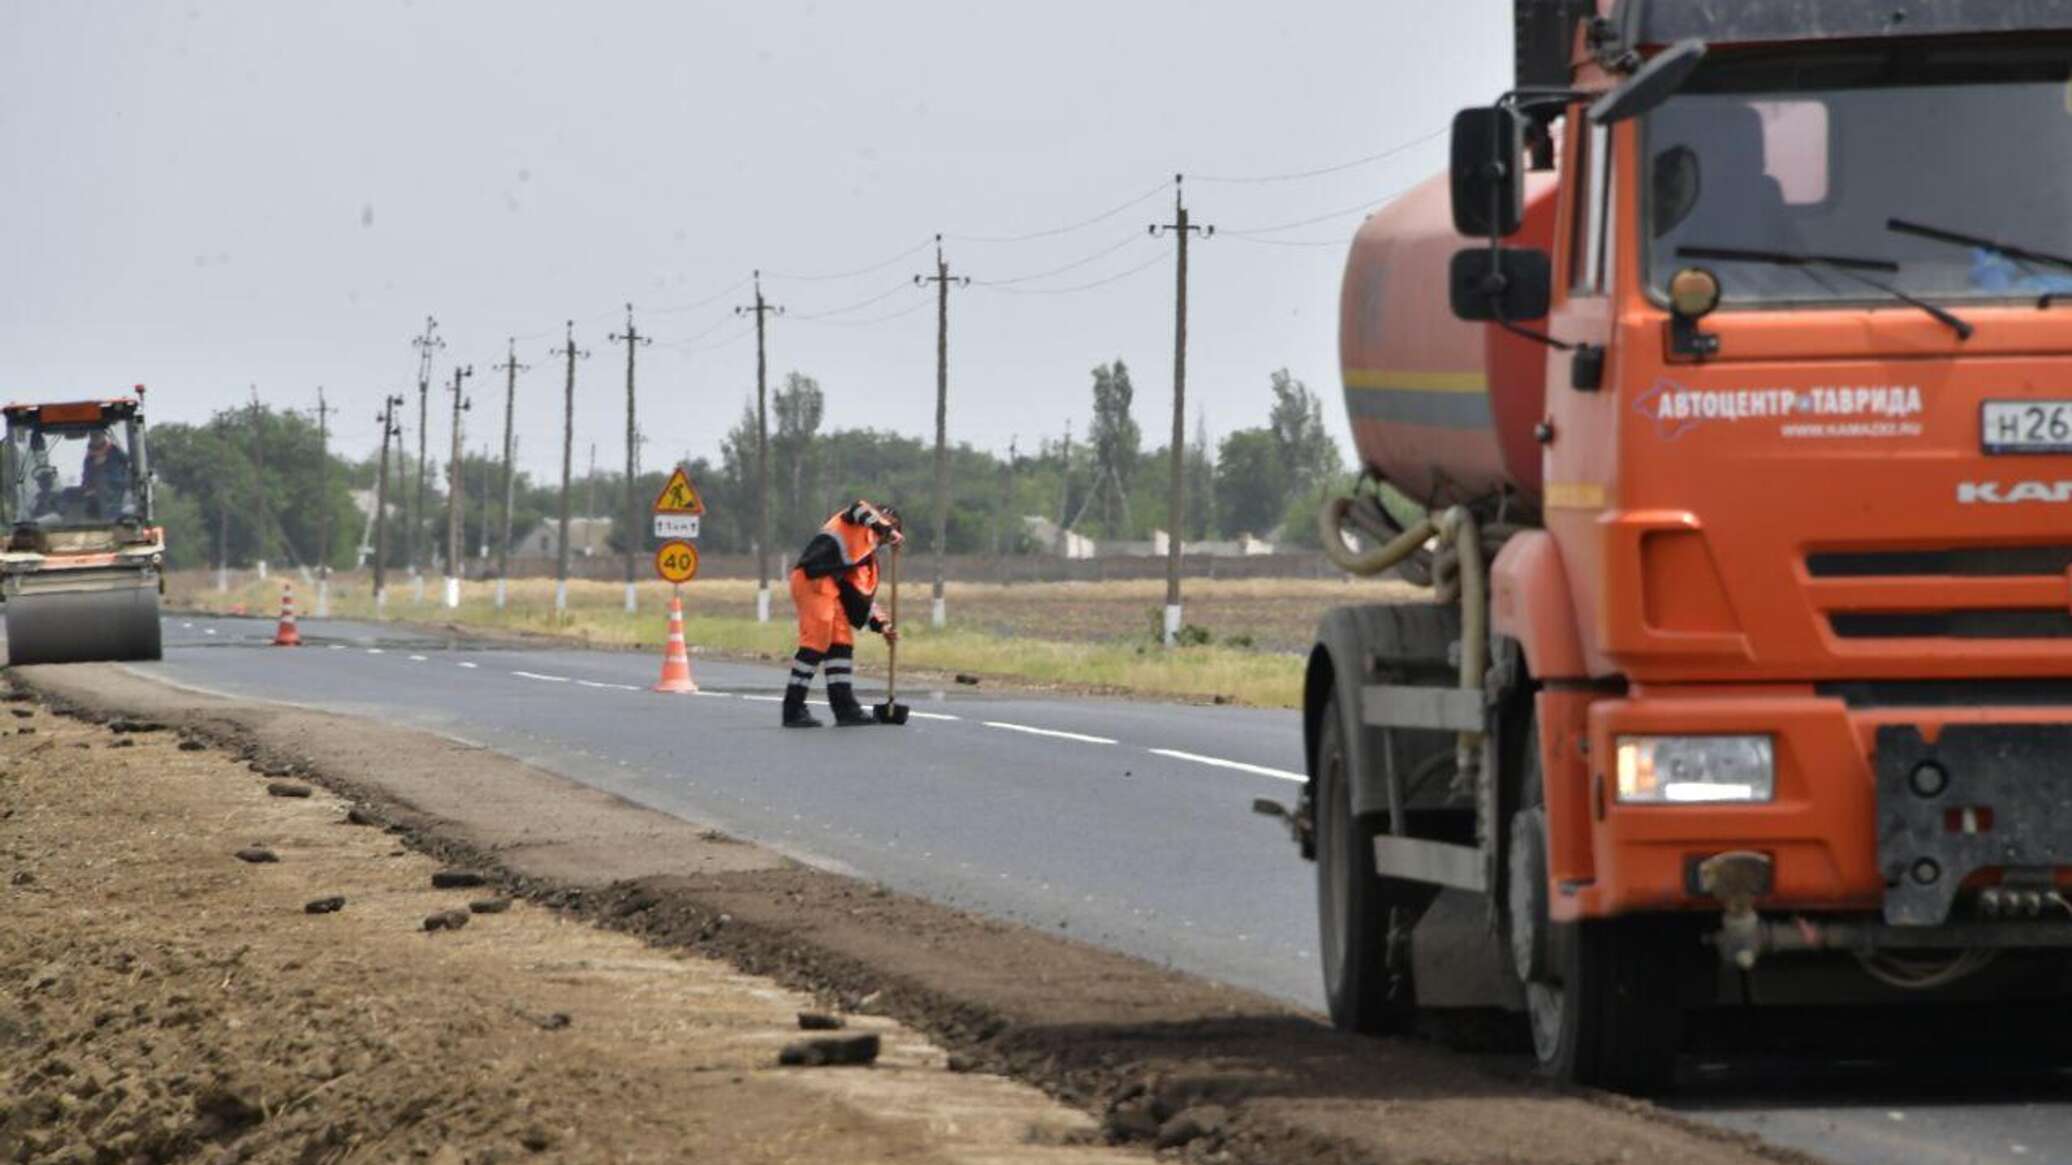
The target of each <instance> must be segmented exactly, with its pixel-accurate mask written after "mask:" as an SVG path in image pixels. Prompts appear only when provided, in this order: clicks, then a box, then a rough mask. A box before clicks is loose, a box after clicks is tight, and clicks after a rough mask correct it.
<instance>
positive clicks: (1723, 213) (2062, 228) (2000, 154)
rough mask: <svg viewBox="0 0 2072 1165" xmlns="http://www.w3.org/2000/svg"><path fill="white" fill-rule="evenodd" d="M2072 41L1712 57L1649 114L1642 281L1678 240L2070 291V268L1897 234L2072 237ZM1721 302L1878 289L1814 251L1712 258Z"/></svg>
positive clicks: (1912, 289)
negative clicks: (1797, 260)
mask: <svg viewBox="0 0 2072 1165" xmlns="http://www.w3.org/2000/svg"><path fill="white" fill-rule="evenodd" d="M2068 76H2072V46H2067V45H2063V44H2059V45H2056V46H2054V47H2041V46H2031V47H2027V48H2022V49H2008V48H1998V49H1987V48H1984V47H1980V46H1976V45H1973V46H1968V47H1965V46H1957V47H1948V48H1939V49H1924V48H1921V47H1919V46H1913V47H1905V46H1885V47H1880V48H1878V49H1877V50H1875V51H1871V50H1866V51H1862V52H1857V53H1825V54H1822V55H1820V56H1817V57H1808V56H1798V57H1793V58H1789V59H1780V58H1762V59H1756V60H1745V61H1739V62H1736V61H1722V62H1721V63H1720V64H1719V65H1717V66H1714V67H1711V68H1710V69H1708V70H1707V71H1705V72H1701V73H1700V74H1699V76H1698V77H1697V78H1695V79H1694V82H1693V84H1692V85H1691V86H1690V87H1689V89H1687V91H1686V92H1684V93H1682V94H1680V95H1678V96H1677V97H1675V98H1673V99H1671V100H1670V101H1668V102H1667V103H1665V104H1664V105H1663V106H1662V107H1661V108H1659V109H1657V110H1656V111H1655V112H1653V113H1651V114H1649V115H1648V117H1647V119H1646V121H1645V123H1644V125H1643V128H1642V140H1643V143H1644V148H1643V155H1642V156H1643V158H1644V159H1645V165H1644V167H1643V168H1642V171H1641V173H1642V181H1643V183H1644V187H1643V203H1644V206H1645V216H1644V218H1645V227H1646V229H1645V233H1644V238H1643V240H1642V241H1643V245H1644V247H1645V254H1646V256H1647V273H1648V281H1649V286H1650V288H1651V289H1652V290H1653V291H1654V292H1655V293H1656V294H1657V295H1664V294H1666V288H1667V285H1668V282H1669V279H1670V277H1671V276H1672V275H1673V274H1675V272H1676V271H1677V270H1678V269H1679V268H1681V267H1684V266H1688V265H1690V263H1691V260H1689V259H1687V258H1683V257H1680V256H1679V255H1678V249H1679V247H1680V246H1683V245H1697V246H1708V247H1713V248H1723V249H1739V250H1743V251H1761V252H1770V253H1786V254H1798V255H1805V254H1828V255H1860V256H1866V257H1871V258H1875V259H1878V260H1890V261H1891V262H1892V263H1894V264H1895V265H1896V266H1897V270H1896V271H1895V272H1892V273H1890V274H1888V275H1884V276H1881V281H1882V282H1885V283H1887V284H1889V285H1890V286H1891V287H1892V288H1893V289H1896V290H1897V291H1899V292H1904V293H1908V294H1911V295H1914V296H1918V297H1921V298H1924V299H1933V300H1938V301H1952V300H1955V301H1975V300H1992V299H2003V298H2023V299H2028V300H2031V301H2034V300H2036V299H2038V297H2039V296H2042V295H2046V294H2053V293H2055V294H2064V293H2066V292H2072V272H2067V271H2065V270H2062V269H2057V268H2053V267H2051V266H2050V265H2047V264H2038V263H2034V262H2029V261H2025V260H2023V259H2021V258H2018V257H2010V256H2009V255H2007V254H2005V253H2003V252H2000V251H1995V250H1993V249H1991V248H1986V247H1970V248H1966V247H1955V246H1951V245H1950V244H1949V243H1948V242H1947V241H1946V240H1936V239H1932V238H1927V237H1922V236H1919V235H1908V234H1904V233H1895V232H1893V231H1891V230H1888V229H1887V223H1888V222H1889V221H1890V220H1892V219H1895V218H1896V219H1901V220H1907V221H1912V222H1921V223H1934V224H1939V225H1942V226H1946V227H1950V228H1954V229H1958V230H1962V231H1965V232H1968V233H1970V234H1972V235H1975V236H1981V237H1986V238H1990V239H1993V240H1996V241H2003V242H2005V243H2007V244H2008V245H2010V246H2012V247H2020V248H2026V249H2028V250H2031V251H2034V252H2043V253H2057V254H2065V253H2068V252H2072V215H2068V214H2067V213H2066V208H2067V207H2068V206H2072V87H2068V84H2067V78H2068ZM1704 265H1705V266H1707V267H1709V268H1711V269H1712V270H1713V272H1714V274H1716V275H1717V276H1718V277H1719V280H1720V283H1721V288H1722V292H1723V295H1722V300H1723V302H1725V303H1727V304H1730V305H1731V304H1741V305H1750V304H1784V303H1808V302H1811V303H1818V302H1823V301H1830V302H1845V301H1846V302H1860V301H1865V300H1875V299H1878V298H1881V297H1879V296H1877V295H1874V294H1869V293H1867V289H1866V288H1865V286H1864V285H1863V283H1862V281H1860V280H1852V279H1849V278H1846V277H1843V276H1842V275H1840V274H1839V273H1838V272H1836V271H1835V270H1833V269H1831V268H1829V267H1826V266H1824V265H1821V264H1777V263H1756V262H1743V261H1736V260H1726V259H1720V260H1711V261H1707V262H1706V263H1705V264H1704Z"/></svg>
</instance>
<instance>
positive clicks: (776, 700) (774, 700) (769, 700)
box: [741, 696, 784, 704]
mask: <svg viewBox="0 0 2072 1165" xmlns="http://www.w3.org/2000/svg"><path fill="white" fill-rule="evenodd" d="M741 698H742V699H744V700H761V701H762V702H764V703H766V704H782V703H783V702H784V697H783V696H743V697H741Z"/></svg>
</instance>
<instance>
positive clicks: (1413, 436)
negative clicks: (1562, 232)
mask: <svg viewBox="0 0 2072 1165" xmlns="http://www.w3.org/2000/svg"><path fill="white" fill-rule="evenodd" d="M1553 235H1554V179H1553V176H1552V175H1550V174H1534V175H1530V176H1528V180H1527V195H1526V215H1525V225H1524V227H1523V228H1522V229H1521V230H1520V231H1519V233H1518V234H1517V235H1515V236H1513V237H1512V238H1510V239H1507V240H1505V242H1506V244H1507V245H1509V246H1518V247H1541V248H1545V247H1547V246H1548V245H1549V244H1550V243H1551V241H1552V239H1553ZM1475 244H1476V240H1472V239H1467V238H1463V237H1462V236H1461V235H1459V234H1456V233H1455V232H1454V229H1453V210H1452V204H1451V201H1450V199H1449V195H1448V189H1447V180H1446V177H1445V175H1440V176H1439V177H1436V178H1434V179H1432V180H1431V181H1429V182H1426V183H1424V184H1422V185H1420V186H1418V187H1417V188H1415V189H1413V190H1412V191H1410V192H1409V193H1408V194H1406V195H1404V196H1403V197H1402V198H1399V199H1397V200H1396V201H1395V202H1392V203H1390V204H1389V205H1388V206H1387V207H1384V208H1383V209H1382V210H1380V211H1377V212H1376V213H1375V214H1374V215H1373V216H1372V217H1370V218H1368V220H1367V221H1366V223H1365V224H1363V225H1362V226H1361V227H1360V230H1359V233H1358V234H1357V235H1355V236H1354V237H1353V246H1352V253H1351V254H1350V255H1349V256H1348V257H1347V259H1346V266H1345V283H1344V286H1343V289H1342V290H1341V292H1340V296H1339V325H1338V357H1339V365H1340V368H1341V369H1342V372H1343V375H1344V381H1345V407H1346V413H1347V416H1348V418H1349V419H1350V420H1351V422H1352V430H1353V445H1354V447H1355V448H1356V449H1357V451H1358V452H1359V456H1360V463H1361V464H1362V465H1363V466H1365V467H1366V468H1367V469H1369V470H1370V471H1373V472H1375V473H1378V474H1380V475H1381V476H1382V477H1384V478H1386V479H1387V480H1388V481H1389V482H1391V483H1392V484H1394V485H1395V486H1396V488H1398V489H1400V490H1402V491H1403V492H1404V493H1405V494H1408V495H1409V496H1410V497H1412V498H1414V499H1416V500H1418V501H1420V502H1426V503H1433V504H1439V503H1449V502H1456V501H1466V500H1469V499H1473V498H1478V497H1483V496H1486V495H1490V494H1494V493H1497V492H1498V491H1499V490H1501V489H1502V488H1503V487H1505V486H1506V485H1509V486H1513V487H1515V488H1516V489H1517V490H1518V491H1519V492H1520V493H1522V494H1524V495H1525V497H1526V498H1527V499H1528V500H1529V501H1530V502H1532V503H1534V504H1537V502H1538V499H1539V493H1540V446H1539V443H1538V442H1537V441H1535V440H1534V439H1533V435H1532V430H1533V426H1534V425H1535V424H1537V423H1538V422H1539V421H1540V420H1541V419H1542V417H1543V416H1544V406H1545V403H1546V360H1547V349H1546V348H1545V347H1543V346H1542V345H1540V344H1538V343H1537V342H1535V341H1532V340H1527V339H1522V338H1520V337H1517V336H1514V335H1511V334H1510V333H1508V332H1505V331H1503V330H1502V329H1501V328H1496V327H1493V326H1491V325H1488V324H1477V323H1468V322H1465V321H1463V320H1460V319H1457V318H1455V317H1454V314H1453V310H1452V308H1451V306H1450V305H1449V304H1448V301H1447V294H1446V289H1447V268H1448V266H1449V264H1451V263H1452V262H1453V255H1454V252H1456V251H1459V250H1460V249H1461V248H1463V247H1469V246H1474V245H1475ZM1520 322H1526V321H1520ZM1492 386H1494V387H1495V389H1496V391H1494V392H1492V391H1491V388H1492Z"/></svg>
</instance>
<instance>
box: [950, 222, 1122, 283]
mask: <svg viewBox="0 0 2072 1165" xmlns="http://www.w3.org/2000/svg"><path fill="white" fill-rule="evenodd" d="M1144 239H1145V236H1143V235H1140V234H1138V233H1137V232H1135V231H1131V232H1130V233H1129V234H1127V235H1125V236H1123V238H1122V239H1120V240H1119V241H1117V242H1116V243H1114V244H1113V245H1111V246H1107V247H1103V248H1101V249H1100V250H1098V251H1095V252H1094V253H1093V254H1091V255H1088V256H1086V257H1085V258H1082V259H1074V260H1073V261H1072V262H1070V263H1067V264H1065V265H1064V266H1062V267H1053V268H1051V269H1050V270H1048V271H1037V272H1034V273H1031V274H1028V275H1014V276H1010V277H1008V278H1006V279H980V280H976V281H975V284H976V286H979V287H1005V286H1008V285H1010V284H1015V283H1031V282H1034V281H1035V280H1038V279H1048V278H1050V277H1051V276H1053V275H1063V274H1064V273H1065V272H1067V271H1076V270H1078V269H1079V268H1081V267H1084V266H1086V265H1087V264H1089V263H1091V262H1093V261H1094V260H1096V259H1105V258H1107V257H1108V256H1110V255H1113V254H1114V253H1115V252H1117V251H1120V250H1122V249H1123V248H1124V247H1127V246H1129V245H1130V244H1131V243H1141V242H1143V241H1144Z"/></svg>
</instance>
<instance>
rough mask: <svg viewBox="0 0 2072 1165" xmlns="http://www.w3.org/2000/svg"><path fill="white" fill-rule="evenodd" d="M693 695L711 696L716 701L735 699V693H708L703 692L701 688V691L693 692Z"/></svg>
mask: <svg viewBox="0 0 2072 1165" xmlns="http://www.w3.org/2000/svg"><path fill="white" fill-rule="evenodd" d="M691 695H693V696H710V697H712V698H713V699H715V700H731V699H733V698H734V693H732V692H708V691H705V690H703V689H702V688H701V689H700V690H698V691H695V692H692V693H691Z"/></svg>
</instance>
